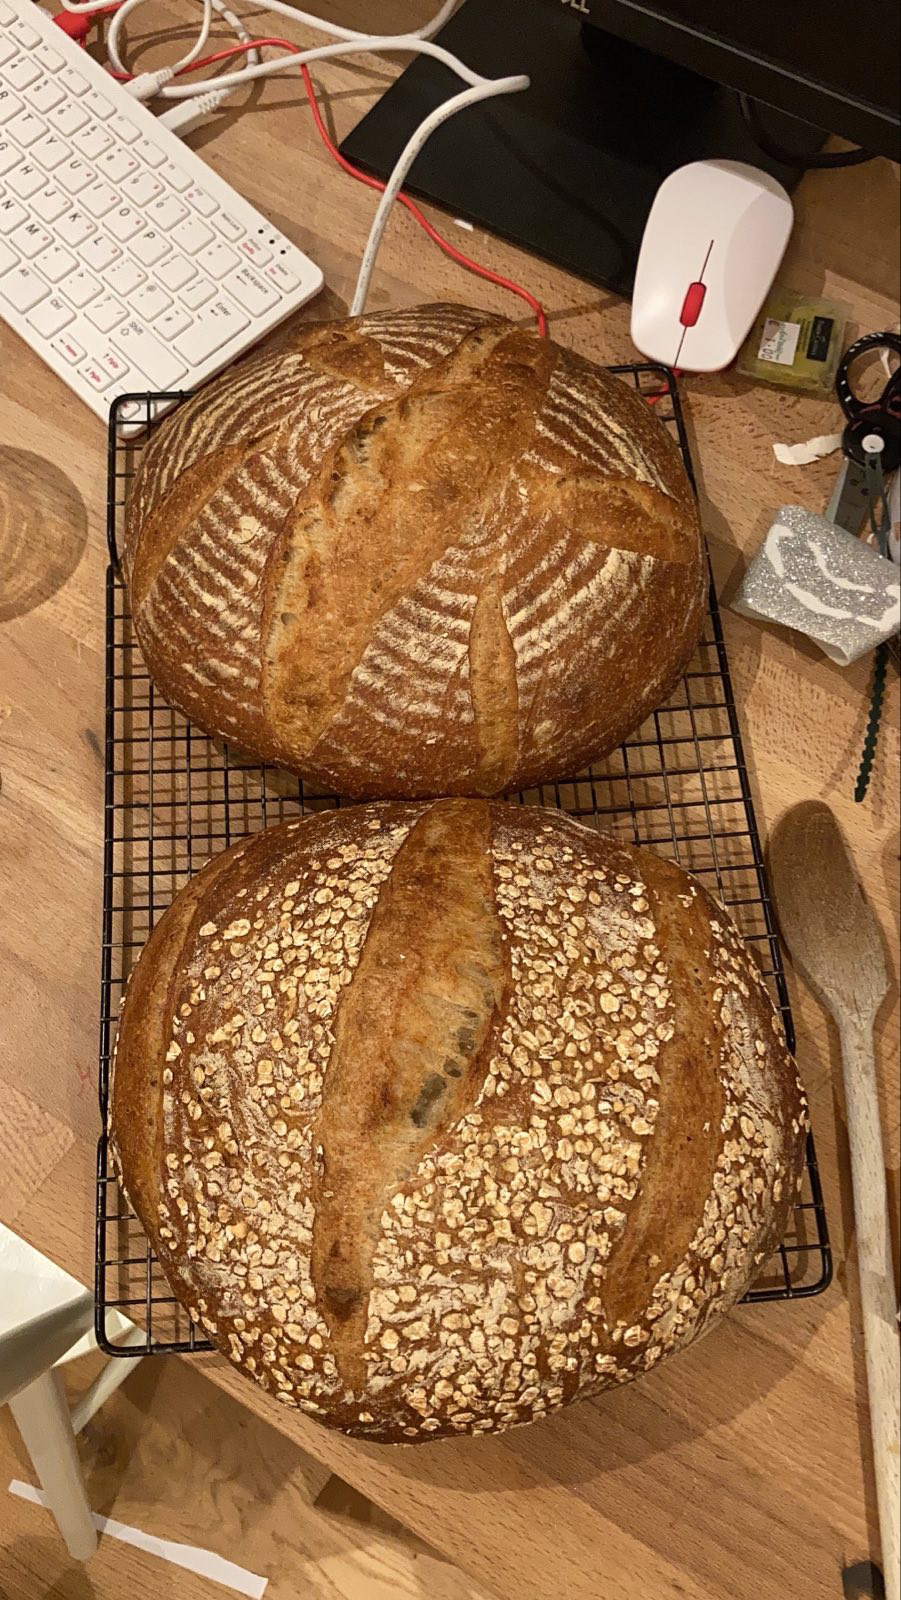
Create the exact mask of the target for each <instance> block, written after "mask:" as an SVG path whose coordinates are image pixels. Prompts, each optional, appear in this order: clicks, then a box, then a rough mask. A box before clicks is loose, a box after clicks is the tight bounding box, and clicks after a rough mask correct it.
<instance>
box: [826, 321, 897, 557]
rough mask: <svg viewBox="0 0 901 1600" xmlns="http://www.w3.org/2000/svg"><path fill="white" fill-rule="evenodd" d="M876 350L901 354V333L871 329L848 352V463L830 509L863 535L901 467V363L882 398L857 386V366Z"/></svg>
mask: <svg viewBox="0 0 901 1600" xmlns="http://www.w3.org/2000/svg"><path fill="white" fill-rule="evenodd" d="M871 350H889V351H892V352H893V353H894V354H895V355H896V356H899V357H901V334H897V333H867V334H864V337H863V338H862V339H857V340H856V341H855V343H854V344H852V345H849V346H848V349H847V350H846V351H845V353H844V355H843V356H842V359H841V363H840V365H839V369H838V374H837V376H836V379H835V390H836V394H837V395H838V401H839V405H840V406H841V408H842V411H843V412H844V414H845V431H844V433H843V434H842V451H843V452H844V457H845V461H844V465H843V467H842V470H841V472H840V473H839V476H838V482H837V483H836V485H835V488H834V489H833V491H832V498H831V500H830V502H829V506H828V508H827V511H826V515H827V517H828V518H829V520H830V522H835V523H837V524H838V526H839V527H840V528H846V529H847V531H848V532H849V533H853V534H855V535H856V534H858V533H859V532H860V527H861V523H862V522H863V521H864V519H865V518H866V516H867V513H868V511H869V510H870V508H871V506H872V505H873V503H874V501H875V500H876V499H878V498H880V497H881V496H882V495H883V494H884V492H885V480H886V479H887V478H888V477H890V476H891V474H892V473H893V472H896V471H897V470H898V467H899V466H901V367H898V368H897V369H896V370H895V371H894V372H893V373H892V374H891V376H890V377H889V379H888V382H887V383H886V385H885V388H884V389H883V391H882V393H881V395H880V396H879V398H878V399H877V400H861V398H860V396H859V395H858V394H856V393H855V391H854V389H853V387H852V384H851V368H852V367H853V366H854V363H855V362H856V361H857V360H858V359H859V357H860V356H863V355H867V354H868V352H869V351H871Z"/></svg>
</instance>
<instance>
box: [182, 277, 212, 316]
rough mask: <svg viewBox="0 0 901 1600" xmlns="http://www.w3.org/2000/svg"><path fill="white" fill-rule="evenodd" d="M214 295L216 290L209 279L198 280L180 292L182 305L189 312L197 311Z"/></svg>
mask: <svg viewBox="0 0 901 1600" xmlns="http://www.w3.org/2000/svg"><path fill="white" fill-rule="evenodd" d="M215 293H216V290H215V289H214V287H213V285H212V284H211V283H210V280H209V278H198V279H197V281H196V283H191V284H189V285H188V287H187V289H184V290H183V291H182V296H181V299H182V304H183V305H186V306H187V308H188V310H189V311H199V309H200V307H201V306H205V305H206V303H207V301H208V300H212V298H213V296H214V294H215Z"/></svg>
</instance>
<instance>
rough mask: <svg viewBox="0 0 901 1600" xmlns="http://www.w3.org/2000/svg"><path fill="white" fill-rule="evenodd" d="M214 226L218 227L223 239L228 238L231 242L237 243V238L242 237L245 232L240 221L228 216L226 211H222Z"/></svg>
mask: <svg viewBox="0 0 901 1600" xmlns="http://www.w3.org/2000/svg"><path fill="white" fill-rule="evenodd" d="M216 226H217V228H218V229H219V232H220V233H221V234H222V237H223V239H228V240H230V242H231V243H232V244H237V242H238V240H239V239H243V237H244V235H245V233H246V232H247V229H246V228H242V226H241V224H240V222H238V221H236V219H235V218H234V217H232V216H230V215H229V213H228V212H227V211H223V212H222V214H221V216H220V217H219V219H218V221H217V223H216Z"/></svg>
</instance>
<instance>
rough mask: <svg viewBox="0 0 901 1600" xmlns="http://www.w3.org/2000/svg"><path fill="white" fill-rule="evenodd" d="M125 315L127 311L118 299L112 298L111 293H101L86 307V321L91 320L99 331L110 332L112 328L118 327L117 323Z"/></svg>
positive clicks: (123, 319)
mask: <svg viewBox="0 0 901 1600" xmlns="http://www.w3.org/2000/svg"><path fill="white" fill-rule="evenodd" d="M127 316H128V311H126V309H125V307H124V306H123V305H120V303H119V301H118V300H114V299H113V297H112V295H111V294H105V295H102V296H101V298H100V299H99V300H95V301H94V304H93V305H92V306H89V307H88V321H89V322H93V324H94V327H95V328H99V329H100V332H101V333H111V332H112V330H113V328H118V326H119V323H120V322H124V321H125V318H126V317H127Z"/></svg>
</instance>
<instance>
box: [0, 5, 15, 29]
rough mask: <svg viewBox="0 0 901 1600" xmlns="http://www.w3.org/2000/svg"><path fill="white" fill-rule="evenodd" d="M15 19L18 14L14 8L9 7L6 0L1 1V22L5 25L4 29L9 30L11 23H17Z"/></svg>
mask: <svg viewBox="0 0 901 1600" xmlns="http://www.w3.org/2000/svg"><path fill="white" fill-rule="evenodd" d="M15 18H16V13H15V12H14V10H13V8H12V6H8V5H7V3H6V0H0V22H2V23H3V26H4V28H8V27H9V25H10V23H11V22H14V21H15Z"/></svg>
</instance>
